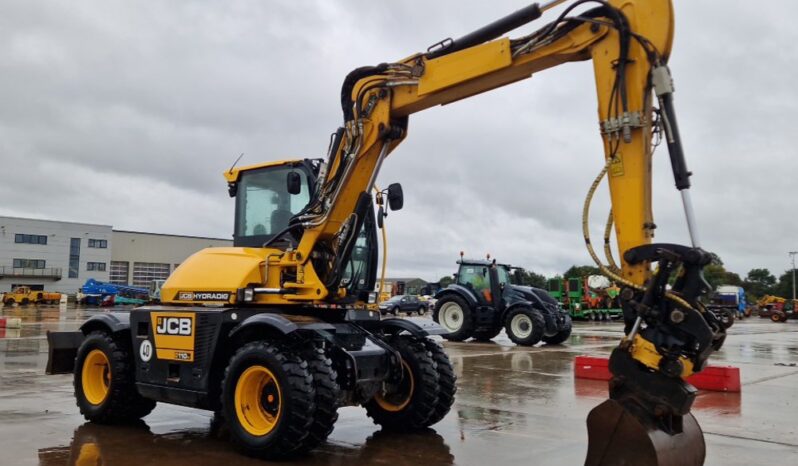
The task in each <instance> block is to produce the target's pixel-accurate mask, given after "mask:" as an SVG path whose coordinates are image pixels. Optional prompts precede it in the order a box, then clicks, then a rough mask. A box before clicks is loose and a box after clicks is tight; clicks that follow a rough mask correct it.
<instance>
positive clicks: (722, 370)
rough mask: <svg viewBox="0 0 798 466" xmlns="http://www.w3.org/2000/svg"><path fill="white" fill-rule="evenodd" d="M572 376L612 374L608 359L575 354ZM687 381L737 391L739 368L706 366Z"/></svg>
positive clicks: (704, 387)
mask: <svg viewBox="0 0 798 466" xmlns="http://www.w3.org/2000/svg"><path fill="white" fill-rule="evenodd" d="M574 376H576V377H577V378H580V379H593V380H610V378H611V377H612V374H610V369H609V359H608V358H600V357H595V356H577V357H576V359H575V360H574ZM687 382H688V383H689V384H691V385H693V386H694V387H695V388H697V389H699V390H711V391H717V392H739V391H740V389H741V386H740V368H738V367H731V366H707V367H706V368H705V369H704V370H703V371H701V372H699V373H697V374H693V375H691V376H690V377H688V378H687Z"/></svg>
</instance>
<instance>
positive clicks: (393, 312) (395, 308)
mask: <svg viewBox="0 0 798 466" xmlns="http://www.w3.org/2000/svg"><path fill="white" fill-rule="evenodd" d="M391 314H393V315H395V316H398V315H399V307H398V306H397V307H394V308H393V309H391Z"/></svg>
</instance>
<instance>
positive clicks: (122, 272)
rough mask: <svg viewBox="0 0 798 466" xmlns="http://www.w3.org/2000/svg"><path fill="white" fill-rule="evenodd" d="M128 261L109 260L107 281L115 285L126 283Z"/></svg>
mask: <svg viewBox="0 0 798 466" xmlns="http://www.w3.org/2000/svg"><path fill="white" fill-rule="evenodd" d="M129 272H130V262H123V261H111V272H110V274H109V275H110V276H109V278H108V281H110V282H111V283H113V284H115V285H127V283H128V277H129Z"/></svg>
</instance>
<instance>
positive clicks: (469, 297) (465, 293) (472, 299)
mask: <svg viewBox="0 0 798 466" xmlns="http://www.w3.org/2000/svg"><path fill="white" fill-rule="evenodd" d="M449 294H455V295H457V296H460V297H461V298H463V299H465V300H466V301H467V302H468V305H469V306H471V307H472V308H476V307H477V306H478V304H479V303H478V302H477V298H476V296H474V292H473V291H471V290H469V289H468V288H466V287H464V286H463V285H458V284H456V283H452V284H451V285H449V286H447V287H446V288H444V289H442V290H440V291H438V292H437V293H435V299H441V298H443V297H445V296H447V295H449Z"/></svg>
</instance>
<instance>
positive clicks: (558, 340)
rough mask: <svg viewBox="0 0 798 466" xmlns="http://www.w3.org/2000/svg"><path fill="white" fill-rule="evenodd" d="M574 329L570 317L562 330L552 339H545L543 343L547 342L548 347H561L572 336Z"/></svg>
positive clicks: (566, 318) (566, 319)
mask: <svg viewBox="0 0 798 466" xmlns="http://www.w3.org/2000/svg"><path fill="white" fill-rule="evenodd" d="M572 329H573V323H572V322H571V318H570V317H569V316H566V317H565V323H564V324H563V327H562V330H560V331H559V332H557V333H555V334H554V335H552V336H550V337H546V336H544V337H543V341H544V342H546V344H547V345H559V344H562V343H563V342H565V340H567V339H568V338H570V336H571V331H572Z"/></svg>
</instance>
